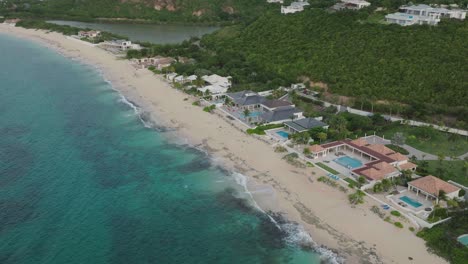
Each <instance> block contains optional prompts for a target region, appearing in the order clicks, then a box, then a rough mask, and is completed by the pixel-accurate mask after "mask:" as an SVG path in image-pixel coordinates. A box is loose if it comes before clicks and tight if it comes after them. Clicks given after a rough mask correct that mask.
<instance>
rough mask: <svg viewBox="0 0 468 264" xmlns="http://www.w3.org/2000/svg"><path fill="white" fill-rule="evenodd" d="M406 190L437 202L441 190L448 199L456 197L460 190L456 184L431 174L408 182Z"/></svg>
mask: <svg viewBox="0 0 468 264" xmlns="http://www.w3.org/2000/svg"><path fill="white" fill-rule="evenodd" d="M408 190H409V191H412V192H415V193H416V195H419V194H421V195H423V196H425V198H426V200H427V199H433V200H435V201H436V203H439V198H440V195H441V191H443V192H444V193H445V196H446V197H447V198H448V199H453V198H458V194H459V192H460V188H458V187H457V186H455V185H453V184H450V183H448V182H446V181H443V180H441V179H439V178H437V177H434V176H432V175H429V176H426V177H421V178H419V179H416V180H413V181H410V182H408Z"/></svg>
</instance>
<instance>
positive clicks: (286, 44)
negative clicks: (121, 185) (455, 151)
mask: <svg viewBox="0 0 468 264" xmlns="http://www.w3.org/2000/svg"><path fill="white" fill-rule="evenodd" d="M368 16H369V13H368V11H360V12H338V13H334V14H330V13H327V12H324V11H322V10H306V11H304V12H301V13H299V14H295V15H292V16H284V15H281V14H279V13H278V12H266V13H265V14H263V15H261V16H260V17H259V18H258V19H257V20H255V21H254V22H251V23H242V24H236V25H233V26H228V27H225V28H223V29H221V30H219V31H217V32H215V33H213V34H210V35H207V36H205V37H203V38H202V39H201V40H198V39H192V40H191V41H187V42H185V43H183V44H181V45H165V46H161V45H152V46H151V47H149V49H150V51H151V52H150V53H149V55H158V54H159V55H169V56H177V55H181V56H187V57H192V58H195V59H196V61H197V63H196V64H194V65H177V66H176V67H175V69H176V71H177V72H178V73H179V74H187V75H190V74H193V73H195V70H196V69H204V70H206V71H209V72H212V73H217V74H219V75H223V76H226V75H230V76H232V77H233V88H232V90H233V91H240V90H247V89H248V90H254V91H262V90H268V89H274V88H277V87H278V86H288V85H289V84H291V83H295V82H298V81H301V82H305V83H307V84H308V86H310V87H311V89H314V90H316V91H318V92H319V97H320V98H323V99H325V100H328V101H331V102H336V103H342V104H347V105H351V106H353V107H355V108H358V109H363V110H369V111H374V112H381V113H385V114H394V115H400V116H402V117H404V118H408V119H418V120H423V121H429V122H433V123H436V122H439V121H440V122H444V123H445V124H447V125H451V126H457V127H461V128H466V127H468V123H467V121H468V108H467V107H466V103H465V102H466V101H467V100H468V94H467V91H468V89H466V83H465V82H464V78H465V73H466V72H467V71H468V64H467V63H466V60H465V58H466V57H468V54H467V53H468V47H467V46H466V45H467V44H466V43H467V42H466V39H468V30H467V28H468V22H467V21H465V22H458V21H444V22H442V23H441V24H440V25H439V26H437V27H427V26H416V27H400V26H396V25H382V24H372V23H361V22H360V21H362V20H364V19H366V18H367V17H368ZM432 54H437V56H433V55H432ZM131 56H132V57H136V56H141V54H138V52H133V51H132V54H131ZM445 58H450V59H445ZM319 84H320V85H319ZM442 91H443V92H442ZM338 95H343V96H344V97H343V96H341V97H340V96H338ZM447 117H451V118H447Z"/></svg>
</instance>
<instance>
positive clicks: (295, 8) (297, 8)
mask: <svg viewBox="0 0 468 264" xmlns="http://www.w3.org/2000/svg"><path fill="white" fill-rule="evenodd" d="M308 5H309V3H308V2H307V1H304V0H301V1H298V2H292V3H291V5H289V6H281V14H292V13H297V12H301V11H304V7H305V6H308Z"/></svg>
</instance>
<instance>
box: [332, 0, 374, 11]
mask: <svg viewBox="0 0 468 264" xmlns="http://www.w3.org/2000/svg"><path fill="white" fill-rule="evenodd" d="M370 5H371V4H370V3H369V2H367V1H363V0H341V2H340V3H336V4H335V5H333V6H332V7H331V9H333V10H337V11H339V10H344V9H349V10H359V9H362V8H365V7H368V6H370Z"/></svg>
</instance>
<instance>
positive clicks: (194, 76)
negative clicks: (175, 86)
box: [174, 75, 198, 84]
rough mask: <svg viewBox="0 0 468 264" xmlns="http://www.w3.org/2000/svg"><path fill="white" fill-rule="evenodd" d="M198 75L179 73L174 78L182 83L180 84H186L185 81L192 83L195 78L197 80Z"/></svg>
mask: <svg viewBox="0 0 468 264" xmlns="http://www.w3.org/2000/svg"><path fill="white" fill-rule="evenodd" d="M197 78H198V77H197V76H196V75H190V76H183V75H178V76H176V77H175V78H174V82H176V83H180V84H185V83H191V82H193V81H195V80H197Z"/></svg>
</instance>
